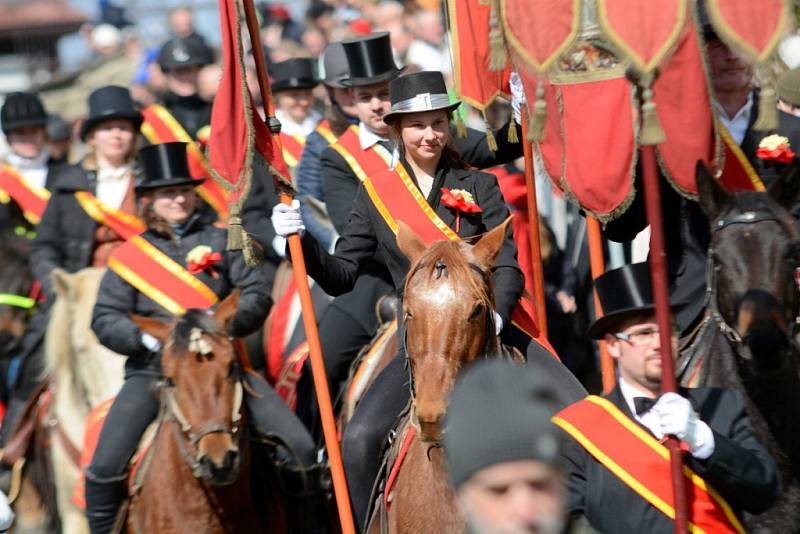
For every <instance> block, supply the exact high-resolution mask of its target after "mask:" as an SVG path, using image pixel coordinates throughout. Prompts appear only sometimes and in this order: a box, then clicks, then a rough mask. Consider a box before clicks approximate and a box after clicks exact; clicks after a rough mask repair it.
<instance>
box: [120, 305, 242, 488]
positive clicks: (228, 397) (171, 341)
mask: <svg viewBox="0 0 800 534" xmlns="http://www.w3.org/2000/svg"><path fill="white" fill-rule="evenodd" d="M238 302H239V291H238V290H237V291H234V292H233V293H232V294H231V295H230V296H229V297H228V298H226V299H225V300H224V301H223V302H222V303H221V304H220V305H219V307H218V308H217V310H216V311H215V312H214V314H213V315H209V314H208V313H207V312H206V311H205V310H189V311H187V312H186V314H185V315H184V316H183V317H180V318H178V319H176V320H175V321H174V322H173V323H172V324H168V323H162V322H160V321H157V320H153V319H148V318H142V317H134V322H136V324H138V325H139V327H140V328H141V329H142V331H143V332H146V333H148V334H150V335H152V336H154V337H156V338H157V339H159V340H161V341H162V343H163V345H164V350H163V354H162V357H161V365H162V370H163V373H164V377H165V378H166V380H167V383H166V386H165V390H164V396H163V401H162V402H165V403H166V409H167V411H168V413H170V414H171V416H172V417H173V418H174V419H175V422H176V424H177V425H179V427H180V431H181V434H182V435H181V436H180V437H179V438H178V439H179V440H181V441H182V442H181V443H179V445H178V447H179V449H180V450H182V451H183V453H184V457H185V459H186V460H187V462H188V463H189V465H190V466H191V467H192V471H193V472H194V475H195V476H196V477H198V478H202V479H204V480H207V481H208V482H210V483H211V484H212V485H225V484H231V483H233V482H234V481H235V480H236V479H237V477H238V475H239V465H240V451H239V439H238V438H239V436H238V434H239V425H240V423H241V421H240V413H241V406H242V394H243V392H242V383H241V376H240V366H239V359H238V357H237V354H236V350H235V348H234V344H233V342H232V340H231V338H230V337H229V336H228V334H227V332H228V325H229V323H230V321H231V319H232V318H233V316H234V314H235V313H236V307H237V304H238Z"/></svg>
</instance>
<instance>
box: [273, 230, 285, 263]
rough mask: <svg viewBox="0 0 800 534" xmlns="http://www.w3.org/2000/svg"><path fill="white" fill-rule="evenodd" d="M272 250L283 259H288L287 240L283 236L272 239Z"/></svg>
mask: <svg viewBox="0 0 800 534" xmlns="http://www.w3.org/2000/svg"><path fill="white" fill-rule="evenodd" d="M272 248H273V250H274V251H275V254H277V255H278V256H279V257H281V258H285V257H286V238H285V237H283V236H279V235H276V236H275V237H273V238H272Z"/></svg>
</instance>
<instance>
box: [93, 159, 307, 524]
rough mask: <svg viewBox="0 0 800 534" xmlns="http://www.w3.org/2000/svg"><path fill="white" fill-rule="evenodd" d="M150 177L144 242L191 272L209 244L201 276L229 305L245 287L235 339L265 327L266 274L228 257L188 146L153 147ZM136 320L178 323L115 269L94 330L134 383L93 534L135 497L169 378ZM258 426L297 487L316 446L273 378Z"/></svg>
mask: <svg viewBox="0 0 800 534" xmlns="http://www.w3.org/2000/svg"><path fill="white" fill-rule="evenodd" d="M140 158H141V160H142V165H143V170H144V176H143V179H142V181H141V182H140V183H139V184H138V185H137V187H136V196H137V199H138V201H139V204H140V213H141V214H142V217H143V219H144V220H145V222H146V224H147V230H145V232H144V233H142V234H141V236H142V237H143V238H144V239H145V240H146V241H148V242H149V243H150V244H152V245H154V246H155V247H157V248H158V249H159V250H160V251H161V252H163V253H165V254H166V255H167V256H169V257H170V258H171V259H172V260H174V261H176V262H178V263H179V264H181V265H185V264H186V262H187V256H188V255H189V253H190V252H191V251H193V250H194V249H196V248H197V247H200V246H202V247H208V249H210V250H211V251H212V253H213V252H218V253H219V254H220V256H221V257H220V259H219V261H217V262H215V263H214V266H213V267H214V268H213V272H212V270H211V269H208V270H203V271H201V272H199V273H197V274H195V275H194V276H196V277H197V278H198V279H199V280H200V281H202V282H203V283H204V284H205V285H206V286H208V287H209V288H210V289H211V290H212V291H213V292H214V293H215V294H216V295H217V297H219V299H220V300H222V299H224V298H225V297H226V296H227V295H228V294H229V293H230V292H231V291H233V290H234V289H235V288H239V289H240V291H241V295H240V298H239V304H238V307H237V312H236V315H235V317H234V319H233V321H232V324H231V332H230V334H231V335H232V336H236V337H242V336H245V335H247V334H250V333H251V332H253V331H255V330H256V329H258V328H259V327H260V326H261V324H262V323H263V322H264V319H265V318H266V315H267V313H268V312H269V308H270V306H271V301H270V297H269V289H268V287H267V284H266V282H265V279H264V274H263V271H261V270H260V269H251V268H249V267H247V266H246V265H245V263H244V258H243V256H242V253H241V252H240V251H233V252H231V251H227V250H226V244H227V232H226V231H225V230H224V229H221V228H217V227H216V226H214V224H213V222H214V219H213V215H212V216H210V217H209V216H207V215H205V214H204V213H203V212H201V211H198V210H197V209H196V207H197V204H198V199H197V196H196V194H195V191H194V187H195V186H196V185H197V182H196V181H195V180H194V179H192V178H191V176H190V174H189V169H188V163H187V160H186V145H185V144H184V143H165V144H161V145H151V146H148V147H145V148H143V149H142V150H141V151H140ZM131 314H137V315H143V316H146V317H158V318H164V319H169V318H171V314H170V313H169V312H167V311H166V310H165V309H164V308H162V307H161V305H159V304H158V303H157V302H155V301H154V300H152V299H150V298H149V297H148V296H147V295H145V294H144V293H142V292H140V291H139V290H138V289H136V288H135V287H134V286H132V285H131V284H129V283H128V282H127V281H126V280H124V279H123V278H121V277H120V276H119V275H118V274H116V272H114V271H112V270H108V271H107V272H106V274H105V276H104V277H103V280H102V282H101V284H100V290H99V293H98V297H97V304H96V305H95V308H94V315H93V317H92V328H93V330H94V332H95V333H96V334H97V338H98V340H99V341H100V342H101V343H102V344H103V345H105V346H106V347H108V348H109V349H111V350H113V351H115V352H118V353H120V354H122V355H124V356H127V357H128V360H127V362H126V364H125V383H124V385H123V387H122V389H121V390H120V392H119V394H118V395H117V397H116V399H115V400H114V404H113V405H112V407H111V410H110V411H109V414H108V416H107V418H106V420H105V423H104V425H103V430H102V432H101V434H100V437H99V442H98V445H97V450H96V452H95V454H94V457H93V459H92V462H91V465H90V466H89V467H88V468H87V469H86V504H87V509H86V513H87V516H88V518H89V525H90V529H91V532H92V533H95V534H100V533H102V534H107V533H108V532H109V531H110V530H111V527H112V525H113V523H114V518H115V517H116V513H117V509H118V507H119V505H120V503H121V502H122V500H123V499H124V497H125V495H126V489H127V486H126V477H127V475H126V471H127V465H128V462H129V460H130V458H131V456H133V454H134V453H135V452H136V446H137V445H138V443H139V439H140V438H141V435H142V433H143V432H144V430H145V429H146V428H147V426H148V425H149V424H150V423H151V422H152V421H153V420H154V419H155V417H156V415H157V412H158V406H159V404H158V400H157V399H156V397H155V395H154V391H153V389H154V387H153V386H154V385H155V383H156V382H157V381H158V380H160V379H161V358H160V351H161V346H160V343H159V342H158V341H157V340H156V339H155V338H153V337H151V336H149V335H147V334H143V333H142V332H141V330H140V329H139V327H138V326H136V325H135V324H134V323H133V322H132V321H131V319H130V315H131ZM244 379H245V380H246V381H247V386H248V387H247V388H245V390H246V391H248V393H249V392H252V391H255V392H256V394H257V396H253V395H249V394H248V395H246V397H245V401H246V405H247V408H248V414H249V418H248V419H249V420H250V421H251V422H252V425H253V429H254V430H255V431H256V432H258V433H259V434H260V435H262V436H264V437H266V436H270V435H276V436H278V437H279V438H281V440H282V442H283V443H285V444H286V447H285V448H279V450H278V452H277V454H278V456H279V458H280V459H281V460H282V461H283V462H284V469H283V474H284V476H287V477H297V480H303V481H305V480H307V479H308V481H311V479H312V477H306V476H304V473H305V471H307V470H308V469H309V468H310V467H311V466H312V465H313V463H314V460H315V454H314V453H315V450H314V444H313V442H312V440H311V437H310V436H309V435H308V432H307V431H306V430H305V428H304V427H303V426H302V423H301V422H300V421H299V420H298V419H297V418H296V417H295V416H294V414H293V413H291V411H289V409H288V408H287V407H286V405H285V404H284V403H283V401H282V400H281V399H280V397H278V395H277V394H276V393H275V392H274V391H273V390H272V389H271V388H270V387H269V385H268V384H267V383H266V382H264V381H263V380H259V379H258V378H255V377H254V376H252V375H250V374H249V373H246V374H245V377H244ZM297 480H294V481H292V482H289V483H287V485H286V487H290V488H298V489H299V490H300V491H301V492H302V493H301V494H300V495H299V496H298V497H303V498H306V499H307V498H308V495H309V494H310V493H311V492H309V490H311V489H313V488H309V487H302V486H298V484H297ZM290 497H291V496H290Z"/></svg>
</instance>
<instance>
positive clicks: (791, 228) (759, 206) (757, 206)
mask: <svg viewBox="0 0 800 534" xmlns="http://www.w3.org/2000/svg"><path fill="white" fill-rule="evenodd" d="M732 196H733V205H732V207H734V208H735V209H736V211H743V212H744V211H761V212H768V213H769V214H770V215H772V216H773V217H775V219H776V220H778V221H779V222H780V224H781V226H783V228H784V230H786V232H787V233H788V234H789V235H790V236H791V237H792V238H793V239H796V238H798V231H797V227H796V226H795V224H794V218H793V217H792V215H791V214H790V213H789V212H788V211H787V210H786V208H784V207H783V206H781V205H780V204H779V203H778V202H777V201H776V200H774V199H773V198H772V197H771V196H770V195H768V194H764V193H763V192H753V191H741V192H737V193H735V194H734V195H732ZM722 216H723V215H720V216H718V217H717V218H721V217H722Z"/></svg>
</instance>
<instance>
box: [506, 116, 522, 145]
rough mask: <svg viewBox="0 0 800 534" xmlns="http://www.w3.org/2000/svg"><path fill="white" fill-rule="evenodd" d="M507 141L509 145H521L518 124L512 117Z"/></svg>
mask: <svg viewBox="0 0 800 534" xmlns="http://www.w3.org/2000/svg"><path fill="white" fill-rule="evenodd" d="M506 140H507V141H508V142H509V143H519V135H518V134H517V123H516V121H514V118H513V117H512V118H511V120H510V121H509V124H508V137H507V138H506Z"/></svg>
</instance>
